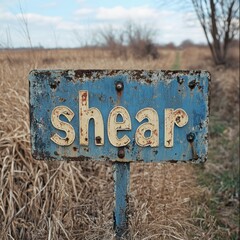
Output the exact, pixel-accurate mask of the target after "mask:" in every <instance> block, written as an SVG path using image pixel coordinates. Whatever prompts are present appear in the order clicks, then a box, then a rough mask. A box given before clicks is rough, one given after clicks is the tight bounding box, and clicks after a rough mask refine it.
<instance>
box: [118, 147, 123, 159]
mask: <svg viewBox="0 0 240 240" xmlns="http://www.w3.org/2000/svg"><path fill="white" fill-rule="evenodd" d="M118 157H119V158H124V157H125V151H124V148H119V149H118Z"/></svg>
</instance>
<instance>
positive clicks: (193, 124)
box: [29, 70, 210, 162]
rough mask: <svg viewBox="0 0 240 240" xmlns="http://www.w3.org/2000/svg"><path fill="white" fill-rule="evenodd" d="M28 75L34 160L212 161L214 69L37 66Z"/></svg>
mask: <svg viewBox="0 0 240 240" xmlns="http://www.w3.org/2000/svg"><path fill="white" fill-rule="evenodd" d="M29 80H30V117H31V142H32V154H33V157H34V158H35V159H44V160H54V159H56V160H88V159H94V160H112V161H124V162H130V161H145V162H159V161H167V160H170V161H196V162H204V161H205V160H206V158H207V149H208V114H209V110H208V91H209V80H210V77H209V73H208V72H205V71H143V70H134V71H127V70H51V71H50V70H33V71H32V72H31V73H30V75H29Z"/></svg>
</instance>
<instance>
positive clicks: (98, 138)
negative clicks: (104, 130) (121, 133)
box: [96, 136, 102, 144]
mask: <svg viewBox="0 0 240 240" xmlns="http://www.w3.org/2000/svg"><path fill="white" fill-rule="evenodd" d="M101 140H102V138H101V137H100V136H97V137H96V142H97V143H98V144H99V143H101Z"/></svg>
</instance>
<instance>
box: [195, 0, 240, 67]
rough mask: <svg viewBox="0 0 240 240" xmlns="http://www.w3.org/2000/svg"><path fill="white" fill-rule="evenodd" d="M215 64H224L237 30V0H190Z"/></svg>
mask: <svg viewBox="0 0 240 240" xmlns="http://www.w3.org/2000/svg"><path fill="white" fill-rule="evenodd" d="M192 3H193V6H194V8H195V11H196V13H197V16H198V19H199V21H200V23H201V26H202V28H203V31H204V34H205V36H206V39H207V43H208V45H209V47H210V50H211V53H212V56H213V59H214V62H215V64H217V65H219V64H225V63H226V57H227V51H228V47H229V44H230V43H231V41H232V40H233V39H234V37H235V36H236V34H237V33H238V31H239V16H238V14H239V1H238V0H192Z"/></svg>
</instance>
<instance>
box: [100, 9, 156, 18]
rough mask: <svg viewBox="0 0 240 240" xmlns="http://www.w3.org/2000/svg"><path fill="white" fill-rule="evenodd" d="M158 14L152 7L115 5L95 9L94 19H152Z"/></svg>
mask: <svg viewBox="0 0 240 240" xmlns="http://www.w3.org/2000/svg"><path fill="white" fill-rule="evenodd" d="M157 16H158V13H157V11H156V10H155V9H154V8H149V7H144V6H141V7H133V8H124V7H122V6H116V7H113V8H104V7H100V8H98V9H97V10H96V19H99V20H123V19H142V20H143V19H153V18H156V17H157Z"/></svg>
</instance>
